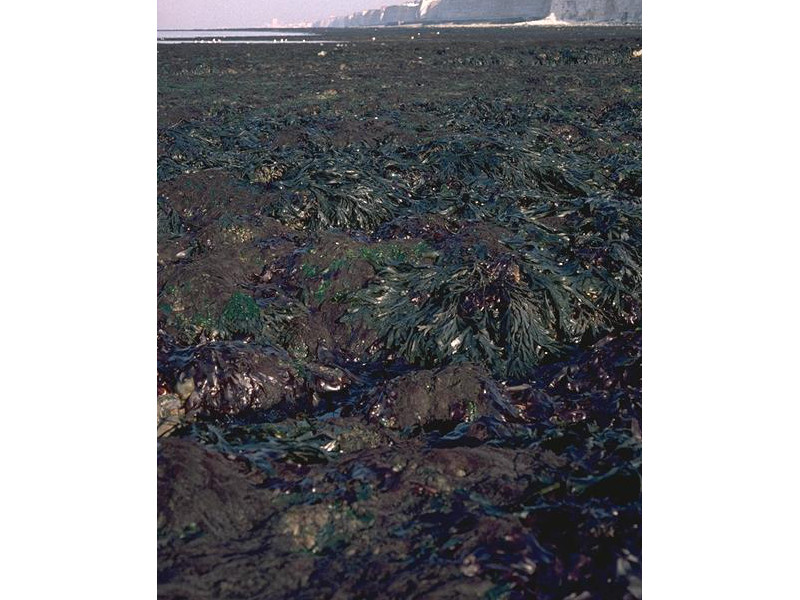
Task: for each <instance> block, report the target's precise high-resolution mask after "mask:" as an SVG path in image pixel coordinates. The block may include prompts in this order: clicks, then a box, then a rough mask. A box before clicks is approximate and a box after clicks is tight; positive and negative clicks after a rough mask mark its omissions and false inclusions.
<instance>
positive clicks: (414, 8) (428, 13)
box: [314, 0, 642, 27]
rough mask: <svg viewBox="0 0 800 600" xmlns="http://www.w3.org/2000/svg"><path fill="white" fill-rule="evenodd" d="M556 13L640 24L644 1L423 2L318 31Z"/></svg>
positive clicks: (571, 18)
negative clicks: (336, 28) (335, 28)
mask: <svg viewBox="0 0 800 600" xmlns="http://www.w3.org/2000/svg"><path fill="white" fill-rule="evenodd" d="M550 13H553V14H554V15H555V17H556V18H557V19H558V20H559V21H568V22H573V23H641V22H642V0H421V1H420V2H410V3H408V4H403V5H399V6H387V7H385V8H379V9H375V10H365V11H363V12H360V13H355V14H352V15H350V16H348V17H336V18H334V19H329V20H325V21H320V22H318V23H315V24H314V26H315V27H376V26H380V25H398V24H400V23H467V22H479V23H480V22H484V23H485V22H498V23H503V22H506V23H508V22H515V21H535V20H538V19H544V18H545V17H547V16H548V15H549V14H550Z"/></svg>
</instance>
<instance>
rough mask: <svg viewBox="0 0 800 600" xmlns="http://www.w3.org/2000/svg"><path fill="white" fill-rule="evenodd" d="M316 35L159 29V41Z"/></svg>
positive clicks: (245, 30) (255, 31) (247, 30)
mask: <svg viewBox="0 0 800 600" xmlns="http://www.w3.org/2000/svg"><path fill="white" fill-rule="evenodd" d="M316 35H317V34H316V33H306V32H302V31H279V30H275V29H271V30H265V29H159V30H158V36H157V37H158V39H159V40H164V39H167V40H169V39H195V38H241V37H247V38H253V37H268V38H283V37H311V36H316Z"/></svg>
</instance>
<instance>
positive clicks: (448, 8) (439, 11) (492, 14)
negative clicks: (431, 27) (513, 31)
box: [419, 0, 551, 23]
mask: <svg viewBox="0 0 800 600" xmlns="http://www.w3.org/2000/svg"><path fill="white" fill-rule="evenodd" d="M550 2H551V0H494V1H491V0H422V4H421V5H420V9H419V16H420V21H422V22H453V23H457V22H463V21H530V20H533V19H544V18H545V17H546V16H547V15H548V14H549V12H550Z"/></svg>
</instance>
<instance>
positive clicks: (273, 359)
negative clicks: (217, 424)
mask: <svg viewBox="0 0 800 600" xmlns="http://www.w3.org/2000/svg"><path fill="white" fill-rule="evenodd" d="M164 369H165V371H166V372H165V373H164V376H165V379H166V380H167V381H168V383H169V385H171V388H172V391H174V393H175V394H177V395H178V396H179V397H180V399H181V400H183V401H184V402H185V403H186V412H187V414H191V415H202V416H210V417H224V416H234V415H245V416H246V415H248V414H252V413H253V412H256V411H265V410H268V409H271V408H274V407H277V406H278V405H285V406H294V405H296V404H298V403H299V404H302V403H305V402H307V401H308V400H309V398H310V396H309V391H308V389H307V388H306V384H305V381H304V380H303V378H302V377H301V376H300V373H299V372H298V371H297V369H296V368H295V367H294V365H293V363H292V361H291V359H290V358H289V355H288V354H287V353H286V351H285V350H281V349H279V348H275V347H271V346H259V345H255V344H246V343H243V342H210V343H207V344H200V345H199V346H192V347H189V348H183V349H178V350H175V351H174V352H173V353H172V355H171V356H170V357H169V358H168V359H167V362H166V364H165V365H164Z"/></svg>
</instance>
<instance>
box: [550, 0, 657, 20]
mask: <svg viewBox="0 0 800 600" xmlns="http://www.w3.org/2000/svg"><path fill="white" fill-rule="evenodd" d="M550 10H551V12H552V13H553V14H555V16H556V17H557V18H558V19H559V20H561V21H576V22H587V23H641V22H642V0H552V5H551V9H550Z"/></svg>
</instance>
